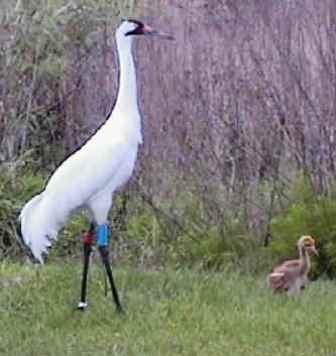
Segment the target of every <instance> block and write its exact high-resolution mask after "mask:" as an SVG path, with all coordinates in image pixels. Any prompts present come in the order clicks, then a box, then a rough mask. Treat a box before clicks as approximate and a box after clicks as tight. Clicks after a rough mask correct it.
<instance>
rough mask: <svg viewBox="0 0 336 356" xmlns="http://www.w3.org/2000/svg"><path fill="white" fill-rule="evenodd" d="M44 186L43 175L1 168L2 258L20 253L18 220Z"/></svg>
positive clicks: (0, 244) (0, 250) (0, 219)
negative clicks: (24, 208) (26, 204)
mask: <svg viewBox="0 0 336 356" xmlns="http://www.w3.org/2000/svg"><path fill="white" fill-rule="evenodd" d="M42 184H43V177H42V176H41V175H35V174H32V173H26V174H24V175H23V174H14V173H12V172H11V171H10V170H9V169H8V167H6V169H5V168H4V167H2V168H1V167H0V221H1V224H0V257H2V258H4V257H7V256H9V255H11V256H14V255H17V254H18V253H19V252H20V249H19V244H18V242H17V239H16V236H17V225H18V221H17V219H18V216H19V213H20V210H21V208H22V206H23V205H24V203H25V202H26V201H28V200H29V199H30V198H31V197H32V196H33V195H34V194H36V193H38V192H39V191H40V190H41V187H42Z"/></svg>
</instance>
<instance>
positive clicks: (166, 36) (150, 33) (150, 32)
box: [143, 25, 174, 40]
mask: <svg viewBox="0 0 336 356" xmlns="http://www.w3.org/2000/svg"><path fill="white" fill-rule="evenodd" d="M143 34H144V35H147V36H155V37H160V38H162V39H166V40H173V39H174V37H173V36H172V35H170V34H169V33H165V32H160V31H156V30H154V29H153V28H152V27H151V26H148V25H145V26H144V27H143Z"/></svg>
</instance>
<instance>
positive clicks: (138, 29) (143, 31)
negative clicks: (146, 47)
mask: <svg viewBox="0 0 336 356" xmlns="http://www.w3.org/2000/svg"><path fill="white" fill-rule="evenodd" d="M141 35H142V36H155V37H160V38H163V39H167V40H172V39H174V37H173V36H171V35H169V34H167V33H163V32H159V31H156V30H154V29H153V28H152V27H151V26H148V25H145V24H144V23H142V22H141V21H138V20H134V19H127V20H124V21H123V22H122V23H121V25H120V26H119V28H118V30H117V36H124V37H129V38H131V37H134V36H141Z"/></svg>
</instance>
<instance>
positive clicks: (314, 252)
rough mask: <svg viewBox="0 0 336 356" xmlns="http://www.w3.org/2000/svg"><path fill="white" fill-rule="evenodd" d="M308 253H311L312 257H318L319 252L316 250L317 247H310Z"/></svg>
mask: <svg viewBox="0 0 336 356" xmlns="http://www.w3.org/2000/svg"><path fill="white" fill-rule="evenodd" d="M308 252H309V254H310V255H312V254H314V255H316V256H318V251H317V249H316V247H315V246H314V245H312V246H310V247H309V250H308Z"/></svg>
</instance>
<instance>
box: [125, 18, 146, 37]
mask: <svg viewBox="0 0 336 356" xmlns="http://www.w3.org/2000/svg"><path fill="white" fill-rule="evenodd" d="M127 21H128V22H133V23H134V24H136V25H137V27H136V28H135V29H134V30H132V31H128V32H127V33H125V36H132V35H143V34H144V32H143V28H144V27H145V26H144V24H143V23H142V22H141V21H138V20H134V19H129V20H127Z"/></svg>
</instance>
